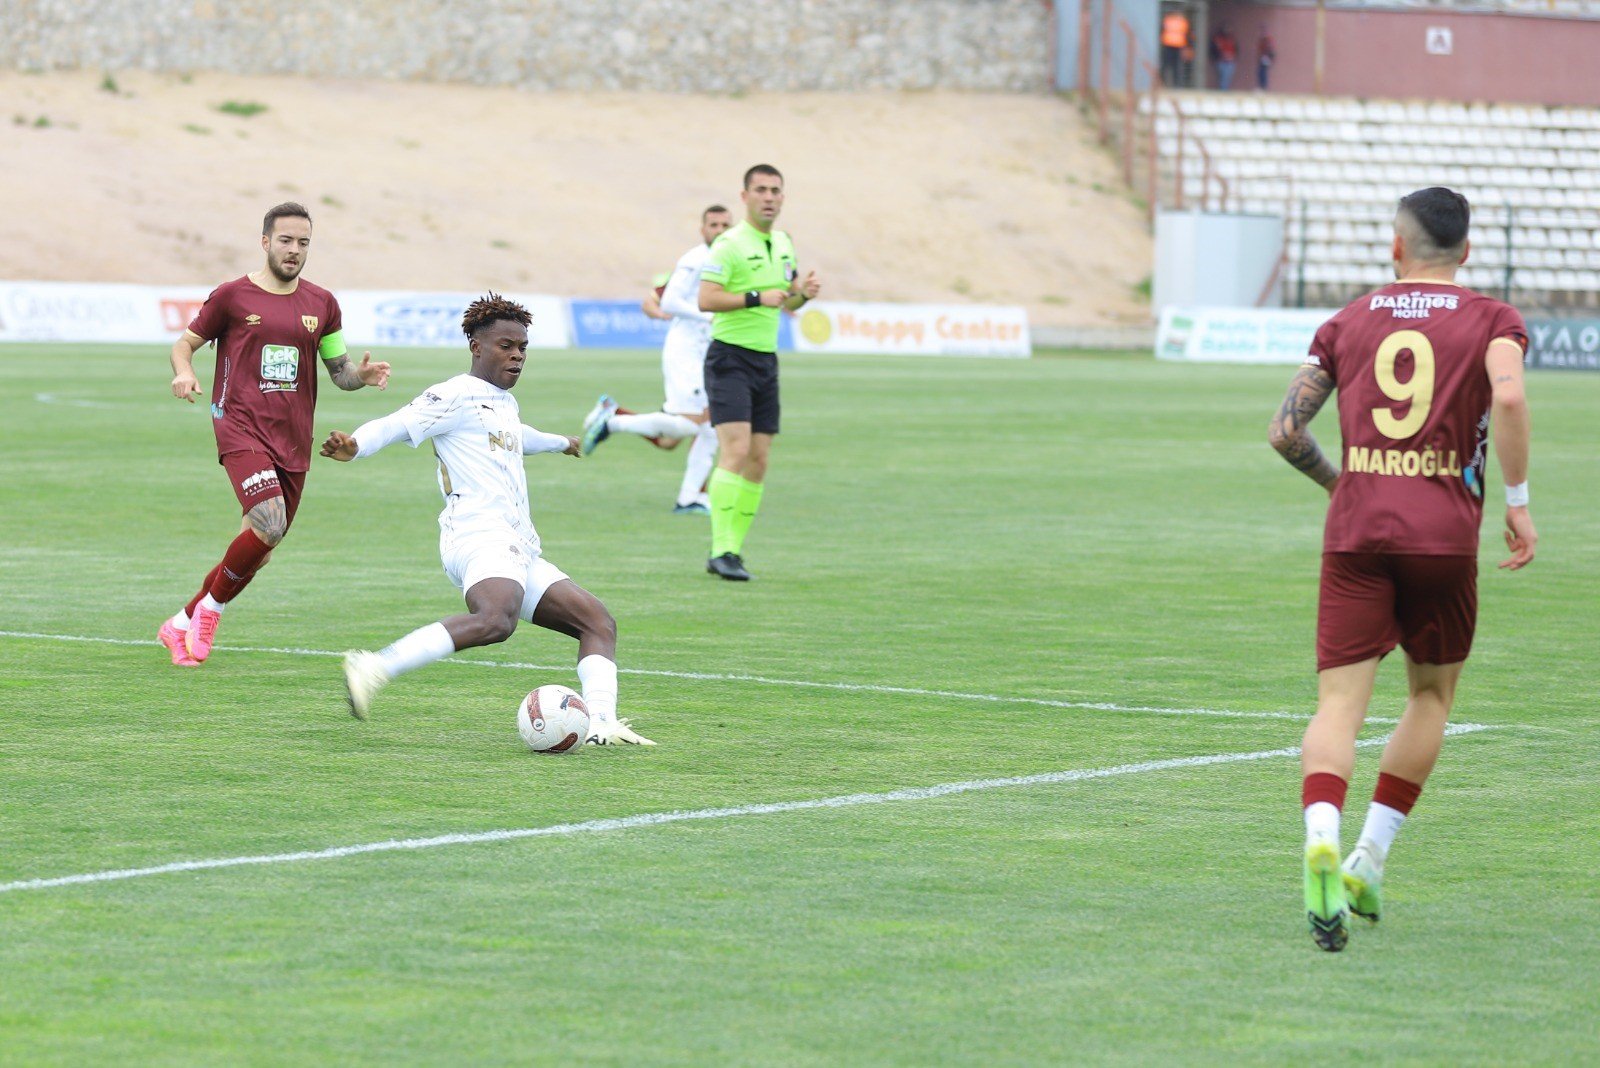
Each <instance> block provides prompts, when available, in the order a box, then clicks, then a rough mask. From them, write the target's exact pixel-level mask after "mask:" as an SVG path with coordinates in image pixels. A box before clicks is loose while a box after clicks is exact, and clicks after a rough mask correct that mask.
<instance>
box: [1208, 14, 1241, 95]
mask: <svg viewBox="0 0 1600 1068" xmlns="http://www.w3.org/2000/svg"><path fill="white" fill-rule="evenodd" d="M1211 62H1213V63H1215V64H1216V65H1217V88H1218V89H1232V88H1233V68H1234V66H1235V65H1236V64H1237V63H1238V62H1239V42H1238V41H1236V40H1234V39H1233V32H1232V31H1231V30H1229V29H1228V24H1227V23H1226V22H1224V23H1223V24H1222V25H1220V26H1218V27H1217V32H1216V33H1214V34H1212V35H1211Z"/></svg>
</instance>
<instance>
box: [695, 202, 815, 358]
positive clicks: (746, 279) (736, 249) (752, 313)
mask: <svg viewBox="0 0 1600 1068" xmlns="http://www.w3.org/2000/svg"><path fill="white" fill-rule="evenodd" d="M794 278H795V259H794V244H793V243H792V242H791V241H790V240H789V235H788V234H786V233H784V232H783V231H782V230H774V231H772V232H771V233H769V234H764V233H762V232H761V231H760V230H757V229H756V228H755V227H754V226H751V225H750V223H749V221H748V220H746V221H744V222H741V223H740V224H739V225H738V226H735V227H734V228H733V229H731V230H726V231H724V232H723V233H722V234H721V235H719V236H718V237H717V239H716V240H715V241H713V242H712V243H711V254H710V255H709V256H707V257H706V265H705V266H704V267H702V268H701V269H700V279H701V281H705V282H716V283H717V284H718V285H720V286H721V287H722V288H723V289H725V290H727V291H728V292H729V293H748V292H750V291H751V290H753V289H783V290H787V289H788V288H789V285H790V283H791V282H793V281H794ZM778 314H779V312H778V309H777V308H765V307H755V308H738V309H735V310H734V311H725V312H717V313H716V315H715V316H714V317H713V318H712V320H711V336H712V338H713V339H715V340H717V341H722V342H725V343H727V344H729V345H738V346H739V347H740V348H746V349H754V350H755V351H756V352H777V351H778Z"/></svg>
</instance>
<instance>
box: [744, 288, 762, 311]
mask: <svg viewBox="0 0 1600 1068" xmlns="http://www.w3.org/2000/svg"><path fill="white" fill-rule="evenodd" d="M760 303H761V290H759V289H752V290H751V291H750V292H748V293H746V294H745V295H744V306H745V307H746V308H754V307H757V306H758V305H760Z"/></svg>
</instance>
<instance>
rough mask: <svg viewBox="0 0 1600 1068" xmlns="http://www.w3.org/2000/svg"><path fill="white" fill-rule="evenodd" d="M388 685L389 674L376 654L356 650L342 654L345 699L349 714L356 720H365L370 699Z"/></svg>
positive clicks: (370, 703) (369, 706) (370, 704)
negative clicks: (348, 705) (347, 703)
mask: <svg viewBox="0 0 1600 1068" xmlns="http://www.w3.org/2000/svg"><path fill="white" fill-rule="evenodd" d="M388 684H389V673H388V672H387V671H385V670H384V669H383V660H382V658H381V657H379V656H378V654H377V653H369V652H365V651H361V650H358V651H356V652H349V653H346V654H344V688H345V699H346V701H348V702H349V704H350V714H351V715H352V716H354V717H356V719H366V718H367V710H368V709H370V708H371V707H372V699H373V698H374V697H376V696H377V695H378V691H379V690H381V689H383V688H384V687H385V686H387V685H388Z"/></svg>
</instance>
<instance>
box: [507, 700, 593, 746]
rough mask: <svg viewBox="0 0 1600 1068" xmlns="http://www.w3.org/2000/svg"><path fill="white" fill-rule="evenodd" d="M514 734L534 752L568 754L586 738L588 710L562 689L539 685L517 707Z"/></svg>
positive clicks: (587, 734) (580, 701)
mask: <svg viewBox="0 0 1600 1068" xmlns="http://www.w3.org/2000/svg"><path fill="white" fill-rule="evenodd" d="M517 733H518V734H520V735H522V740H523V741H524V742H527V743H528V748H529V749H532V750H533V751H534V752H535V753H572V752H576V751H577V750H579V749H581V748H583V740H584V739H585V738H587V737H589V708H588V706H587V705H585V704H584V703H583V698H581V697H579V696H578V695H577V693H575V692H574V691H572V690H569V689H567V688H566V687H565V686H541V687H539V688H538V689H537V690H534V691H533V692H532V693H530V694H529V695H528V696H526V697H524V698H523V699H522V704H520V705H518V706H517Z"/></svg>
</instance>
